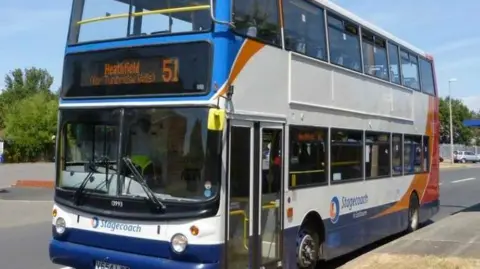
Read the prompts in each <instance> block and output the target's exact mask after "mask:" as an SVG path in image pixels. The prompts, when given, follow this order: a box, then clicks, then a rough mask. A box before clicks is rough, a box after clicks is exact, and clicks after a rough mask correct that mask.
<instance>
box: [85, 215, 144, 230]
mask: <svg viewBox="0 0 480 269" xmlns="http://www.w3.org/2000/svg"><path fill="white" fill-rule="evenodd" d="M90 223H91V225H92V228H93V229H97V228H98V229H102V230H109V231H111V232H134V233H140V232H142V227H141V226H140V225H138V224H129V223H121V222H116V221H112V220H106V219H99V218H98V217H93V218H92V220H91V221H90Z"/></svg>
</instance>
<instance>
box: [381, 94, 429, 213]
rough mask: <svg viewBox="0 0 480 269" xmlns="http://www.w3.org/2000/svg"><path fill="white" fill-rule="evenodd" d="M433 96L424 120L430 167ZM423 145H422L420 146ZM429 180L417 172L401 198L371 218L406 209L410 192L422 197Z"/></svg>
mask: <svg viewBox="0 0 480 269" xmlns="http://www.w3.org/2000/svg"><path fill="white" fill-rule="evenodd" d="M435 103H436V102H435V97H429V98H428V114H427V122H426V126H425V127H426V128H425V135H427V136H428V137H429V143H430V149H431V150H430V151H429V154H430V156H429V157H430V158H429V163H428V165H429V166H430V167H431V164H432V161H433V158H432V153H433V147H432V143H434V137H433V134H434V132H433V128H434V126H433V120H434V115H435ZM422 147H423V146H422ZM429 181H430V173H428V174H418V175H414V177H413V180H412V183H410V186H409V187H408V190H407V191H406V192H405V193H404V194H403V196H402V198H401V199H400V200H399V201H398V202H396V203H395V204H394V205H393V206H391V207H389V208H388V209H386V210H384V211H382V212H380V213H379V214H377V215H375V216H373V217H372V218H378V217H381V216H385V215H388V214H391V213H395V212H399V211H402V210H405V209H408V207H409V206H410V194H411V193H412V192H413V191H416V192H417V194H418V198H419V200H421V199H422V197H423V195H424V193H425V191H426V189H427V186H428V183H429Z"/></svg>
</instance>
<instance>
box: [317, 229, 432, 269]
mask: <svg viewBox="0 0 480 269" xmlns="http://www.w3.org/2000/svg"><path fill="white" fill-rule="evenodd" d="M432 223H434V221H432V220H428V221H426V222H425V223H423V224H422V225H421V227H420V229H422V228H424V227H426V226H428V225H430V224H432ZM404 235H406V232H402V233H399V234H395V235H391V236H389V237H386V238H384V239H382V240H380V241H377V242H374V243H372V244H370V245H367V246H365V247H363V248H361V249H359V250H357V251H354V252H352V253H349V254H346V255H344V256H341V257H338V258H336V259H333V260H330V261H328V262H321V263H320V264H318V266H317V269H336V268H339V267H341V266H343V265H344V264H346V263H347V262H349V261H351V260H354V259H356V258H357V257H360V256H362V255H364V254H366V253H368V252H370V251H372V250H374V249H376V248H378V247H381V246H383V245H385V244H387V243H389V242H392V241H394V240H396V239H398V238H400V237H402V236H404Z"/></svg>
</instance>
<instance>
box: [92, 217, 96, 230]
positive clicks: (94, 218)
mask: <svg viewBox="0 0 480 269" xmlns="http://www.w3.org/2000/svg"><path fill="white" fill-rule="evenodd" d="M91 222H92V228H93V229H96V228H97V227H98V218H97V217H93V218H92V221H91Z"/></svg>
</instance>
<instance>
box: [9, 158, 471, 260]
mask: <svg viewBox="0 0 480 269" xmlns="http://www.w3.org/2000/svg"><path fill="white" fill-rule="evenodd" d="M440 182H441V187H440V189H441V192H440V195H441V196H440V201H441V208H440V211H439V213H438V214H437V215H436V216H435V217H434V218H433V219H432V220H433V221H438V220H440V219H442V218H445V217H447V216H449V215H450V214H452V213H455V212H457V211H460V210H462V209H465V208H466V207H469V206H472V205H474V204H477V203H479V202H480V197H479V196H478V193H479V192H480V166H476V167H474V168H466V169H456V168H455V169H444V170H442V171H441V173H440ZM52 193H53V192H52V190H47V189H17V188H7V189H5V191H1V188H0V215H1V216H5V217H3V218H2V221H1V222H0V268H8V269H31V268H35V269H59V268H62V266H56V265H54V264H52V263H51V262H50V260H49V258H48V241H49V240H50V236H51V208H52V201H51V198H52ZM393 238H394V237H393ZM390 240H391V239H390ZM386 242H388V240H385V241H384V242H379V243H377V244H374V245H372V246H369V247H366V248H365V249H363V250H360V251H358V252H356V253H353V254H351V255H347V256H346V257H343V258H341V259H336V260H334V261H331V262H329V263H327V264H322V267H321V268H322V269H324V268H332V269H333V268H338V267H340V266H341V265H343V264H344V263H346V262H348V261H349V260H351V259H353V258H356V257H357V256H359V255H362V254H363V253H365V252H367V251H369V250H371V249H373V248H375V247H377V246H378V245H380V244H382V243H386Z"/></svg>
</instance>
